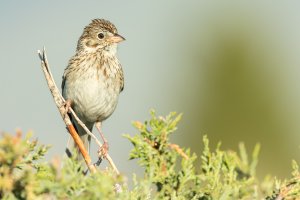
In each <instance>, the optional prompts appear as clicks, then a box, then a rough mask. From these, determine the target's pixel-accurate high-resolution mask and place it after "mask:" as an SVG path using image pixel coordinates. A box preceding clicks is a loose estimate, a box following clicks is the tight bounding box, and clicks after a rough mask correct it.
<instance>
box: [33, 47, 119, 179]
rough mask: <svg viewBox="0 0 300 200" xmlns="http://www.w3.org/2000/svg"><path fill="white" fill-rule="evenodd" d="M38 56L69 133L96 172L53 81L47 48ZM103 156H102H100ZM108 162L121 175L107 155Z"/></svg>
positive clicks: (87, 130) (76, 118)
mask: <svg viewBox="0 0 300 200" xmlns="http://www.w3.org/2000/svg"><path fill="white" fill-rule="evenodd" d="M38 55H39V58H40V60H41V66H42V69H43V72H44V75H45V78H46V80H47V83H48V87H49V89H50V92H51V94H52V96H53V99H54V102H55V104H56V106H57V108H58V110H59V112H60V114H61V117H62V118H63V120H64V122H65V124H66V126H67V129H68V131H69V133H70V134H71V136H72V138H73V139H74V141H75V143H76V144H77V146H78V148H79V150H80V152H81V154H82V156H83V158H84V160H85V162H86V164H87V166H88V168H89V170H90V171H91V172H93V173H94V172H96V168H95V166H94V165H93V164H92V161H91V158H90V156H89V154H88V152H87V150H86V149H85V148H84V145H83V142H82V140H81V139H80V137H79V135H78V134H77V132H76V130H75V128H74V126H73V124H72V122H71V119H70V117H69V116H68V115H66V113H67V110H66V108H65V106H64V105H65V102H66V101H65V99H64V98H63V96H62V95H61V93H60V92H59V89H58V87H57V85H56V84H55V81H54V79H53V76H52V73H51V71H50V67H49V64H48V60H47V56H46V50H45V48H44V49H43V51H42V52H41V51H40V50H39V51H38ZM70 111H71V113H72V115H73V116H74V118H75V120H76V121H77V122H78V124H79V125H80V126H82V128H83V129H84V130H85V131H86V132H87V134H88V135H90V136H91V137H92V138H93V139H94V140H95V141H96V143H97V145H98V146H99V148H100V147H101V146H102V144H101V142H100V141H99V140H98V139H97V137H96V136H95V135H94V134H93V133H91V131H90V130H89V129H88V128H87V127H86V126H85V124H84V123H83V122H82V121H81V120H80V119H79V118H78V117H77V115H76V114H75V112H74V110H73V109H72V108H70ZM98 156H101V155H98ZM105 158H106V159H107V161H108V162H109V164H110V165H111V167H112V168H113V170H114V171H115V172H116V174H119V170H118V169H117V167H116V165H115V164H114V162H113V160H112V158H111V157H110V156H109V155H108V154H107V155H106V157H105Z"/></svg>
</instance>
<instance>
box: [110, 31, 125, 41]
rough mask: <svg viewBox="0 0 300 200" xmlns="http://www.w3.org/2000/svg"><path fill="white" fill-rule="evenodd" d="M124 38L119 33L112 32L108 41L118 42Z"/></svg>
mask: <svg viewBox="0 0 300 200" xmlns="http://www.w3.org/2000/svg"><path fill="white" fill-rule="evenodd" d="M124 40H125V38H124V37H122V36H121V35H119V34H117V33H116V34H114V35H113V36H111V37H109V41H110V42H112V43H119V42H122V41H124Z"/></svg>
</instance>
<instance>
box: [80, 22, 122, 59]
mask: <svg viewBox="0 0 300 200" xmlns="http://www.w3.org/2000/svg"><path fill="white" fill-rule="evenodd" d="M124 40H125V38H124V37H122V36H121V35H119V34H118V31H117V28H116V27H115V25H113V24H112V23H111V22H109V21H107V20H104V19H94V20H92V22H91V23H90V24H89V25H87V26H86V27H85V28H84V30H83V33H82V35H81V37H80V38H79V40H78V45H77V50H85V51H91V52H97V51H99V50H100V51H107V52H110V53H113V54H114V53H115V52H116V47H117V43H119V42H122V41H124Z"/></svg>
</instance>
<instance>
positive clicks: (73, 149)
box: [66, 118, 93, 162]
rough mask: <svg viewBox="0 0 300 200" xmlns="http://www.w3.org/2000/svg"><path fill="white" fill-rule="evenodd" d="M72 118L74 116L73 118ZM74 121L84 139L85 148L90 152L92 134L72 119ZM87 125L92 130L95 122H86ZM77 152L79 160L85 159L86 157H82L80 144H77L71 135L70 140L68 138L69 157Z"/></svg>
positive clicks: (67, 151)
mask: <svg viewBox="0 0 300 200" xmlns="http://www.w3.org/2000/svg"><path fill="white" fill-rule="evenodd" d="M71 119H72V118H71ZM72 123H73V125H74V127H75V129H76V131H77V133H78V135H79V137H80V139H81V140H82V142H83V144H84V147H85V149H86V150H87V151H88V153H89V152H90V142H91V136H89V135H88V134H87V133H86V132H85V130H84V129H83V128H82V127H81V126H80V125H79V124H78V123H77V122H75V120H73V119H72ZM85 125H86V126H87V128H88V129H89V130H90V131H92V129H93V124H89V123H85ZM74 152H75V153H76V157H77V160H78V161H80V162H83V161H84V158H83V157H82V155H81V153H80V151H79V148H78V146H77V145H76V144H75V142H74V140H73V138H72V137H71V136H70V137H69V140H68V144H67V149H66V153H67V156H68V157H72V156H73V153H74Z"/></svg>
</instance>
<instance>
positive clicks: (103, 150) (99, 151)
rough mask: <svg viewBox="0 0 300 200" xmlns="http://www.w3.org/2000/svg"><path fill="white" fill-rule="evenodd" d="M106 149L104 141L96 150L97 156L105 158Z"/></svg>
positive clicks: (107, 147)
mask: <svg viewBox="0 0 300 200" xmlns="http://www.w3.org/2000/svg"><path fill="white" fill-rule="evenodd" d="M108 149H109V146H108V142H106V141H105V142H104V143H103V144H102V146H101V147H100V149H99V150H98V155H99V157H103V158H105V157H106V155H107V153H108Z"/></svg>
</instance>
